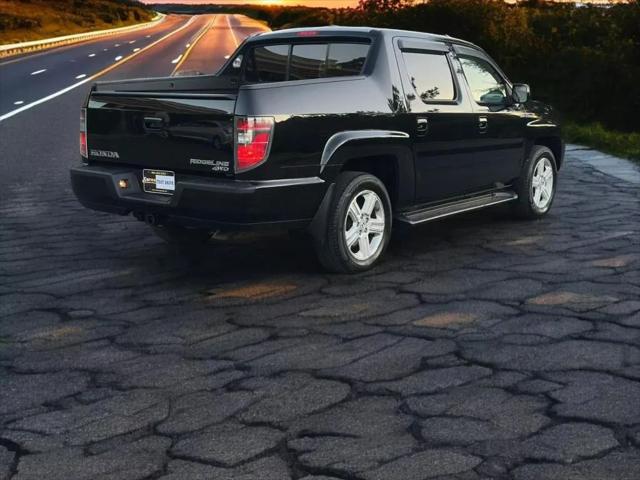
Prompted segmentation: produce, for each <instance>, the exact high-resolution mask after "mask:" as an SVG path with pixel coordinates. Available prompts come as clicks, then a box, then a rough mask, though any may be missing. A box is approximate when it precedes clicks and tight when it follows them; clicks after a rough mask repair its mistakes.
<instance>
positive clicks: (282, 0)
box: [142, 0, 620, 8]
mask: <svg viewBox="0 0 640 480" xmlns="http://www.w3.org/2000/svg"><path fill="white" fill-rule="evenodd" d="M507 1H509V0H507ZM511 1H513V0H511ZM556 1H558V0H556ZM559 1H563V0H559ZM564 1H570V0H564ZM581 1H582V2H584V3H589V2H594V3H604V2H606V1H607V0H581ZM609 1H613V2H615V1H620V0H609ZM142 2H143V3H184V4H199V3H200V4H202V3H204V4H206V3H214V4H236V5H237V4H241V5H242V4H245V5H246V4H255V5H306V6H309V7H331V8H339V7H355V6H357V5H358V0H142Z"/></svg>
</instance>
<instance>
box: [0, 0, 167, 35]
mask: <svg viewBox="0 0 640 480" xmlns="http://www.w3.org/2000/svg"><path fill="white" fill-rule="evenodd" d="M153 16H154V13H153V12H152V11H151V10H149V9H147V8H146V7H144V6H143V5H142V4H138V3H134V2H129V1H127V0H0V45H2V44H8V43H19V42H26V41H31V40H41V39H44V38H52V37H58V36H61V35H71V34H74V33H83V32H90V31H93V30H104V29H109V28H117V27H125V26H129V25H135V24H137V23H143V22H148V21H150V20H151V19H152V18H153Z"/></svg>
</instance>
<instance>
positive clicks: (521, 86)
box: [511, 83, 531, 103]
mask: <svg viewBox="0 0 640 480" xmlns="http://www.w3.org/2000/svg"><path fill="white" fill-rule="evenodd" d="M511 96H512V97H513V101H514V102H516V103H527V101H529V98H530V97H531V89H530V88H529V85H527V84H526V83H514V84H513V88H512V91H511Z"/></svg>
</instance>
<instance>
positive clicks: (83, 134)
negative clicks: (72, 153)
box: [80, 108, 88, 158]
mask: <svg viewBox="0 0 640 480" xmlns="http://www.w3.org/2000/svg"><path fill="white" fill-rule="evenodd" d="M87 152H88V150H87V109H86V108H83V109H82V110H80V155H82V157H83V158H87V157H88V153H87Z"/></svg>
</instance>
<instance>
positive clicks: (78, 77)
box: [76, 73, 87, 80]
mask: <svg viewBox="0 0 640 480" xmlns="http://www.w3.org/2000/svg"><path fill="white" fill-rule="evenodd" d="M86 76H87V74H86V73H83V74H81V75H78V76H77V77H76V80H80V79H81V78H84V77H86Z"/></svg>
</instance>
